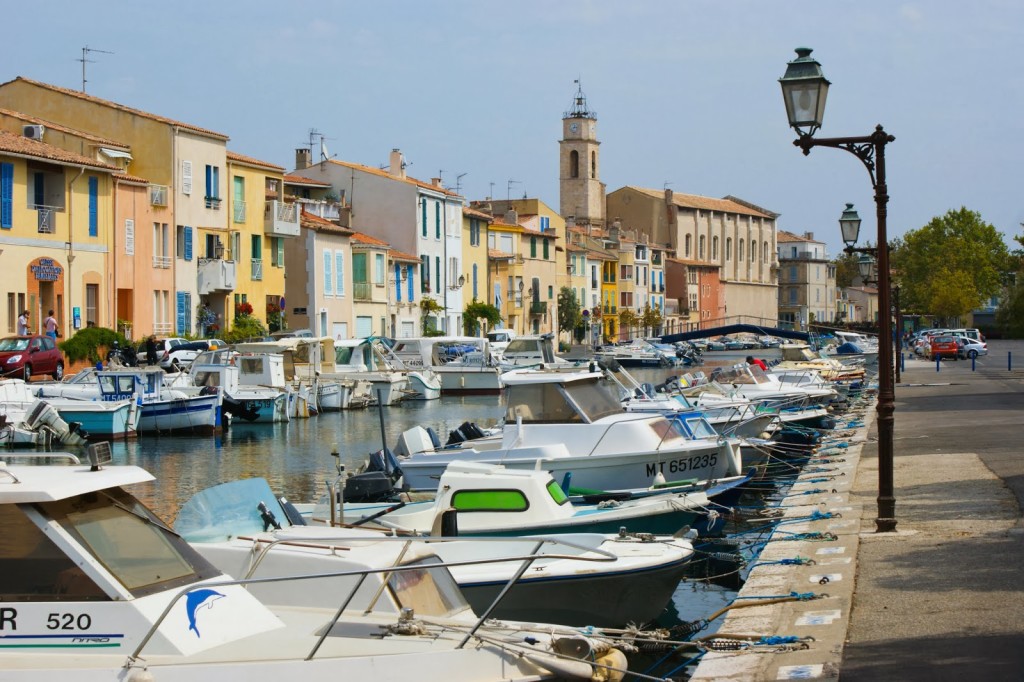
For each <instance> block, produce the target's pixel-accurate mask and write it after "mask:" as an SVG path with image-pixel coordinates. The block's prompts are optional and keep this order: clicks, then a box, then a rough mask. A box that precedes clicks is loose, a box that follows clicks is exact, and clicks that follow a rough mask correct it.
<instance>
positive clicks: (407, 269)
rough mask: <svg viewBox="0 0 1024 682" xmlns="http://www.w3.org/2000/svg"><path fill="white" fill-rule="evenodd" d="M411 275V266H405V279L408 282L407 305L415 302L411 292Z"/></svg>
mask: <svg viewBox="0 0 1024 682" xmlns="http://www.w3.org/2000/svg"><path fill="white" fill-rule="evenodd" d="M412 273H413V268H412V266H411V265H406V266H405V278H406V279H407V280H409V288H408V290H407V291H408V293H409V303H412V302H413V301H415V300H416V298H415V297H414V296H413V290H412V280H413V276H412Z"/></svg>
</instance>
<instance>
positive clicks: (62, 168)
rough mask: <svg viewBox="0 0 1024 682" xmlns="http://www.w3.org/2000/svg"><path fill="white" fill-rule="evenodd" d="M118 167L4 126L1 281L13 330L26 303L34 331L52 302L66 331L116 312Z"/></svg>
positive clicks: (0, 139)
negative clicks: (110, 266) (110, 271)
mask: <svg viewBox="0 0 1024 682" xmlns="http://www.w3.org/2000/svg"><path fill="white" fill-rule="evenodd" d="M116 171H117V168H116V167H114V166H112V165H109V164H105V163H102V162H99V161H97V160H96V159H95V158H90V157H88V156H84V155H82V154H76V153H73V152H69V151H66V150H64V149H60V148H58V147H55V146H53V145H49V144H46V143H45V142H41V141H39V140H35V139H29V138H28V137H26V136H25V135H24V134H22V135H18V134H15V133H10V132H7V131H6V130H0V254H2V257H3V260H2V263H3V268H0V288H2V289H3V291H4V292H5V293H6V298H7V300H6V311H5V317H4V321H5V322H4V323H5V325H6V329H7V331H8V332H10V333H13V332H15V331H16V323H17V319H18V316H19V315H20V314H21V312H22V311H25V310H28V311H29V322H30V324H29V329H30V331H31V332H34V333H35V332H39V331H40V330H41V329H42V321H43V319H44V318H45V317H46V315H47V313H48V311H49V310H51V309H52V310H54V313H55V316H56V318H57V322H58V326H59V328H60V330H61V331H62V334H63V335H64V336H65V337H66V336H70V335H71V334H72V333H73V330H74V329H77V328H80V327H84V326H85V325H86V324H88V323H90V322H92V323H94V324H99V323H100V322H101V321H106V320H109V319H110V308H109V307H108V305H107V303H106V301H108V300H109V299H108V296H107V295H106V294H107V291H108V289H107V288H108V287H109V286H110V285H109V283H108V281H107V278H106V273H107V259H108V257H109V254H110V247H111V243H112V242H113V235H112V228H113V224H114V212H113V199H112V198H113V195H114V179H113V176H114V173H115V172H116Z"/></svg>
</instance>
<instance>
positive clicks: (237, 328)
mask: <svg viewBox="0 0 1024 682" xmlns="http://www.w3.org/2000/svg"><path fill="white" fill-rule="evenodd" d="M266 335H267V330H266V329H264V328H263V323H261V322H260V321H259V318H257V317H251V316H249V315H244V316H242V317H239V318H236V319H235V324H234V325H232V327H231V331H229V332H226V333H225V334H223V336H222V337H221V338H223V339H224V340H225V341H226V342H228V343H242V342H244V341H249V340H250V339H262V338H263V337H264V336H266Z"/></svg>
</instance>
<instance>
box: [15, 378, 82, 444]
mask: <svg viewBox="0 0 1024 682" xmlns="http://www.w3.org/2000/svg"><path fill="white" fill-rule="evenodd" d="M86 436H87V432H86V431H85V430H84V429H83V428H82V426H81V424H79V423H77V422H72V423H69V422H67V421H65V420H64V419H63V418H62V417H61V415H60V412H59V411H58V410H57V408H56V407H54V406H53V405H51V404H50V402H49V401H48V400H40V399H39V398H38V397H37V396H36V393H35V392H34V391H33V390H32V388H31V386H30V385H29V384H26V383H25V382H24V381H23V380H21V379H0V445H6V446H7V447H35V446H50V445H53V444H59V445H82V444H83V443H85V439H86Z"/></svg>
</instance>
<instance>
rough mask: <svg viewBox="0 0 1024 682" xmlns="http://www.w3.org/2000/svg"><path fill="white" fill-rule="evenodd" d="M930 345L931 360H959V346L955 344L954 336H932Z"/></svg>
mask: <svg viewBox="0 0 1024 682" xmlns="http://www.w3.org/2000/svg"><path fill="white" fill-rule="evenodd" d="M930 343H931V346H930V348H929V355H930V356H931V359H932V360H934V359H935V358H951V359H953V360H959V359H960V344H958V343H957V342H956V337H955V336H947V335H940V336H933V337H932V339H931V342H930Z"/></svg>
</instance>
